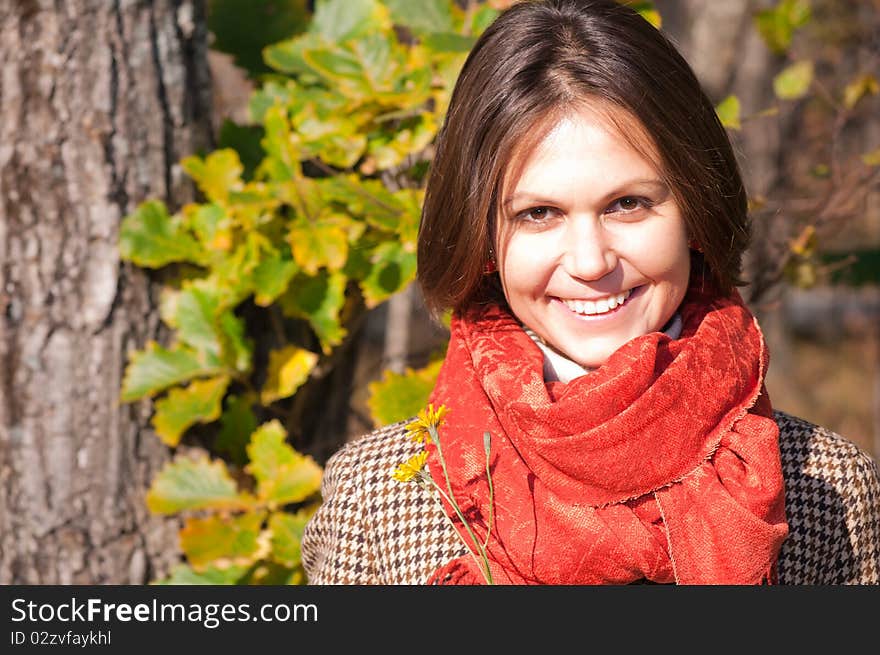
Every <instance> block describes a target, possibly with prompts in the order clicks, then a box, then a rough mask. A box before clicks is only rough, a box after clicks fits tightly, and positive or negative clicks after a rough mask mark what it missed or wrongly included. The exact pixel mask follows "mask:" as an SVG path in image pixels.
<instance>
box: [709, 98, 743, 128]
mask: <svg viewBox="0 0 880 655" xmlns="http://www.w3.org/2000/svg"><path fill="white" fill-rule="evenodd" d="M715 111H716V113H717V114H718V118H719V119H720V120H721V124H722V125H723V126H724V127H729V128H731V129H734V130H739V129H741V128H742V123H740V106H739V98H737V97H736V96H735V95H729V96H727V97H726V98H725V99H724V100H722V101H721V102H720V103H719V104H718V106H717V107H716V108H715Z"/></svg>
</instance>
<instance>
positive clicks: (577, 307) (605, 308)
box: [560, 289, 632, 316]
mask: <svg viewBox="0 0 880 655" xmlns="http://www.w3.org/2000/svg"><path fill="white" fill-rule="evenodd" d="M631 293H632V289H628V290H626V291H624V292H622V293H618V294H617V295H616V296H608V297H607V298H602V299H601V300H562V302H563V303H565V306H566V307H568V308H569V309H570V310H571V311H573V312H575V313H577V314H584V315H586V316H592V315H594V314H604V313H606V312H610V311H611V310H612V309H615V308H617V307H618V306H620V305H622V304H623V303H624V302H625V301H626V299H627V298H629V295H630V294H631ZM560 300H561V299H560Z"/></svg>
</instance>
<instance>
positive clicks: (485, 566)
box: [428, 426, 494, 584]
mask: <svg viewBox="0 0 880 655" xmlns="http://www.w3.org/2000/svg"><path fill="white" fill-rule="evenodd" d="M428 432H429V433H430V435H431V439H432V440H433V441H434V445H435V446H436V447H437V455H438V456H439V459H440V466H441V467H442V468H443V477H444V478H445V479H446V489H447V491H449V502H450V504H451V505H452V508H453V509H454V510H455V513H456V514H457V515H458V518H459V520H460V521H461V522H462V524H463V525H464V527H465V530H467V533H468V535H469V536H470V538H471V540H472V541H473V542H474V547H475V548H476V549H477V550H479V551H480V557H482V559H483V563H482V565H481V567H480V568H481V570H482V572H483V577H485V578H486V582H487V583H488V584H494V582H493V581H492V571H491V569H490V568H489V558H488V556H487V555H486V548H485V547H484V546H483V544H482V543H481V542H480V540H479V539H477V536H476V535H475V534H474V531H473V530H472V529H471V526H470V523H468V521H467V519H465V517H464V515H463V514H462V513H461V509H460V508H459V506H458V503H457V502H456V501H455V494H453V493H452V482H451V481H450V479H449V472H448V471H447V470H446V459H445V458H444V457H443V449H442V447H441V446H440V435H438V434H437V428H436V426H431V427H430V428H429V430H428Z"/></svg>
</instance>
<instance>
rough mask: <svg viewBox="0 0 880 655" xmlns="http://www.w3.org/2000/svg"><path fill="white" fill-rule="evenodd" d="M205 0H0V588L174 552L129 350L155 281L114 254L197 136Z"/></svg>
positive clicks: (107, 572) (160, 451) (167, 560)
mask: <svg viewBox="0 0 880 655" xmlns="http://www.w3.org/2000/svg"><path fill="white" fill-rule="evenodd" d="M204 13H205V7H204V2H203V0H155V1H149V0H140V1H136V0H76V1H73V2H61V1H60V0H0V271H2V287H0V310H2V311H0V584H86V583H88V584H123V583H127V584H142V583H145V582H147V581H149V580H151V579H155V577H157V576H158V575H162V574H164V572H165V571H167V569H168V567H169V566H170V564H171V563H173V562H174V561H175V560H176V558H177V548H176V542H177V534H176V532H177V524H176V521H172V520H167V519H162V518H159V517H154V516H151V515H150V514H149V513H148V511H147V509H146V506H145V503H144V494H145V490H146V489H147V488H148V486H149V484H150V481H151V480H152V478H153V477H154V475H155V473H156V472H157V471H158V469H159V467H160V466H161V465H162V464H163V463H164V462H165V461H166V459H167V457H168V453H167V449H166V448H165V447H164V446H163V445H162V444H161V443H160V441H159V440H158V439H157V438H156V437H155V435H154V434H153V433H152V430H151V429H150V427H149V418H150V411H151V408H150V404H149V403H148V402H146V401H145V402H142V403H139V404H136V405H126V404H120V402H119V394H120V387H121V379H122V374H123V372H124V367H125V364H126V361H127V352H128V351H130V350H133V349H139V348H142V347H143V345H144V343H145V342H146V341H147V339H149V338H159V337H161V334H160V332H161V326H160V323H159V320H158V317H157V312H156V298H155V295H156V293H157V291H158V288H157V287H156V285H154V284H152V283H151V282H150V281H149V279H148V278H147V276H146V275H145V274H144V272H143V271H140V270H138V269H136V268H134V267H132V266H131V265H129V264H126V263H122V262H120V260H119V254H118V248H117V235H118V227H119V224H120V221H121V219H122V218H123V217H124V216H125V215H126V214H127V213H129V212H131V211H132V210H133V209H134V208H135V207H136V206H137V204H138V203H139V202H141V201H143V200H145V199H147V198H160V199H162V200H164V201H165V202H166V203H167V204H168V205H169V206H170V207H172V208H175V207H177V206H179V205H180V204H181V203H182V202H184V201H186V200H189V199H191V198H192V193H193V190H192V187H191V185H190V184H189V182H187V180H186V179H185V178H184V177H183V176H182V174H181V171H180V168H179V166H178V165H177V162H178V161H179V159H180V158H181V157H182V156H184V155H186V154H190V153H192V152H194V151H195V150H196V149H197V148H198V147H204V146H208V145H210V129H209V126H210V122H209V119H210V117H209V109H210V77H209V74H208V68H207V60H206V50H207V39H206V28H205V15H204Z"/></svg>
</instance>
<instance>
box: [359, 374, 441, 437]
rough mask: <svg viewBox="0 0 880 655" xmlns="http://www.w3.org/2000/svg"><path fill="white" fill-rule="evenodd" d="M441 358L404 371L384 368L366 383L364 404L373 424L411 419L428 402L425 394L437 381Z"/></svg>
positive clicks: (428, 392) (429, 392)
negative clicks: (367, 408)
mask: <svg viewBox="0 0 880 655" xmlns="http://www.w3.org/2000/svg"><path fill="white" fill-rule="evenodd" d="M442 363H443V360H439V361H436V362H433V363H431V364H428V366H426V367H425V368H422V369H418V370H413V369H411V368H408V369H407V370H406V371H405V372H404V373H402V374H401V373H394V372H393V371H390V370H386V371H385V373H384V374H383V375H382V379H381V380H379V381H377V382H371V383H370V384H369V385H367V387H368V389H369V392H370V397H369V399H368V400H367V406H368V407H369V409H370V415H371V416H372V418H373V423H374V424H375V425H376V427H380V426H382V425H390V424H392V423H397V422H398V421H403V420H405V419H408V418H411V417H413V416H415V415H416V414H418V413H419V412H420V411H422V410H423V409H424V408H425V406H426V405H427V404H428V396H430V395H431V391H432V390H433V389H434V385H435V383H436V382H437V375H438V374H439V372H440V366H441V364H442Z"/></svg>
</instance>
